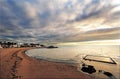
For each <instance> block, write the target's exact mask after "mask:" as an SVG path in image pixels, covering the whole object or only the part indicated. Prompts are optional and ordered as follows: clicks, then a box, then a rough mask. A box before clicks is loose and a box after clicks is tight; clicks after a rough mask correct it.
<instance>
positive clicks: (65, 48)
mask: <svg viewBox="0 0 120 79" xmlns="http://www.w3.org/2000/svg"><path fill="white" fill-rule="evenodd" d="M58 47H59V48H54V49H46V48H42V49H32V50H28V51H27V52H26V54H27V55H28V56H30V57H34V58H37V59H45V60H49V61H54V62H64V63H73V64H76V66H77V67H78V70H80V68H81V64H82V62H84V63H86V64H88V65H93V66H94V67H95V68H96V70H104V71H107V72H110V73H112V74H113V75H114V76H115V77H114V78H111V77H107V76H104V75H103V74H100V73H99V72H96V73H94V74H92V76H93V77H94V78H93V79H109V78H110V79H120V76H119V75H120V46H119V45H60V46H58ZM85 55H98V56H107V57H112V58H113V59H114V60H115V62H116V63H117V64H116V65H114V64H108V63H102V62H94V61H84V60H83V57H84V56H85Z"/></svg>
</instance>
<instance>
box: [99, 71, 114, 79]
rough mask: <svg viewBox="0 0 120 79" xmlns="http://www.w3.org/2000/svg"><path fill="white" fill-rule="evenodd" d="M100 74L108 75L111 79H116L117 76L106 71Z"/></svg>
mask: <svg viewBox="0 0 120 79" xmlns="http://www.w3.org/2000/svg"><path fill="white" fill-rule="evenodd" d="M98 72H99V73H102V74H104V75H106V76H107V77H109V78H110V79H116V78H115V76H114V75H113V74H112V73H110V72H107V71H104V70H99V71H98Z"/></svg>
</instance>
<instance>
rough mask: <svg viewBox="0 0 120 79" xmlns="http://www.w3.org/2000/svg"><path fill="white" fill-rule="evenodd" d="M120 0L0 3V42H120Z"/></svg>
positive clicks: (17, 0) (11, 0) (7, 0)
mask: <svg viewBox="0 0 120 79" xmlns="http://www.w3.org/2000/svg"><path fill="white" fill-rule="evenodd" d="M119 21H120V1H119V0H0V39H10V40H16V41H17V40H20V41H51V42H66V41H89V40H102V39H120V22H119Z"/></svg>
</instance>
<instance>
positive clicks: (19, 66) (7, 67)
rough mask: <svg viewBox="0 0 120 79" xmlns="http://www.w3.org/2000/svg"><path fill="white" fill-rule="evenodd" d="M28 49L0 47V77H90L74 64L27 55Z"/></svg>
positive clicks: (32, 78)
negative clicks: (38, 58) (78, 69)
mask: <svg viewBox="0 0 120 79" xmlns="http://www.w3.org/2000/svg"><path fill="white" fill-rule="evenodd" d="M29 49H32V48H4V49H0V79H92V77H91V76H90V75H87V74H84V73H82V72H80V71H77V67H75V66H72V65H67V64H63V63H55V62H49V61H45V60H37V59H35V58H31V57H28V56H27V55H26V54H25V53H24V52H25V51H26V50H29Z"/></svg>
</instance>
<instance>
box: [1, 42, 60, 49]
mask: <svg viewBox="0 0 120 79" xmlns="http://www.w3.org/2000/svg"><path fill="white" fill-rule="evenodd" d="M21 47H35V48H58V47H56V46H53V45H50V46H46V45H43V44H40V43H22V42H13V41H0V48H21Z"/></svg>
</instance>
